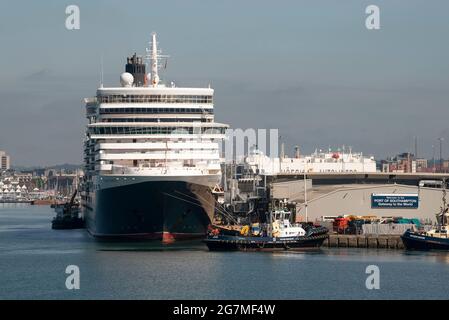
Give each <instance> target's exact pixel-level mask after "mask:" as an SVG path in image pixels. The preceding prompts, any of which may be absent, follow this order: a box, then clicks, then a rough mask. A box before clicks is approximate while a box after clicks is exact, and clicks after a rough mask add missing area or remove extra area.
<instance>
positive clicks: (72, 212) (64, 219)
mask: <svg viewBox="0 0 449 320" xmlns="http://www.w3.org/2000/svg"><path fill="white" fill-rule="evenodd" d="M76 193H77V190H75V192H74V193H73V195H72V198H71V199H70V202H67V203H64V204H58V205H56V206H55V207H54V209H55V211H56V217H54V218H53V220H52V222H51V228H52V229H55V230H67V229H83V228H84V219H82V218H80V217H79V212H80V208H79V203H75V197H76Z"/></svg>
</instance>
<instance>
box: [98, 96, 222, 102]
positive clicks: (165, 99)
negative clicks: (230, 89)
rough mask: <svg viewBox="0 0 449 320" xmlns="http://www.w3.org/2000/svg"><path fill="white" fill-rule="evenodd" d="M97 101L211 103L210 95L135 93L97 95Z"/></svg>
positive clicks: (211, 97)
mask: <svg viewBox="0 0 449 320" xmlns="http://www.w3.org/2000/svg"><path fill="white" fill-rule="evenodd" d="M97 101H98V103H203V104H212V103H213V96H211V95H161V94H153V95H136V94H121V95H118V94H111V95H98V96H97Z"/></svg>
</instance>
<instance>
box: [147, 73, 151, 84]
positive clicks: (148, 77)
mask: <svg viewBox="0 0 449 320" xmlns="http://www.w3.org/2000/svg"><path fill="white" fill-rule="evenodd" d="M146 78H147V83H151V72H149V73H147V75H146Z"/></svg>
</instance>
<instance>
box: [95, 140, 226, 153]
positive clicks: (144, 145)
mask: <svg viewBox="0 0 449 320" xmlns="http://www.w3.org/2000/svg"><path fill="white" fill-rule="evenodd" d="M218 148H219V146H218V143H216V142H196V141H192V142H177V141H171V142H167V143H165V142H135V143H132V142H128V143H123V142H119V143H98V144H97V145H96V146H95V151H99V150H122V151H128V150H129V151H133V150H171V149H179V150H189V151H196V150H208V149H213V150H218Z"/></svg>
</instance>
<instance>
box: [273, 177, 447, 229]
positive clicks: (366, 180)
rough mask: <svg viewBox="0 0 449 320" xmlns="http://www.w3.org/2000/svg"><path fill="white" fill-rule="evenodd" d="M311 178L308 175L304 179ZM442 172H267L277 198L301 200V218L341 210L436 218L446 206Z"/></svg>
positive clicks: (320, 216) (317, 218) (431, 220)
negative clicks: (274, 173)
mask: <svg viewBox="0 0 449 320" xmlns="http://www.w3.org/2000/svg"><path fill="white" fill-rule="evenodd" d="M304 178H305V180H304ZM448 178H449V174H442V173H396V174H392V173H383V172H375V173H308V174H302V175H298V174H288V173H280V174H277V175H272V176H269V177H267V179H268V180H270V189H271V190H270V195H271V197H272V198H273V199H282V198H284V199H286V200H287V201H289V202H294V203H296V220H297V221H305V220H308V221H323V220H327V219H329V220H330V219H332V218H335V217H337V216H348V215H354V216H376V217H378V218H379V219H382V218H394V217H402V218H418V219H420V220H421V221H425V222H427V223H434V222H436V214H437V213H438V212H440V210H441V207H442V206H443V202H442V201H443V194H444V193H445V188H443V184H442V181H445V179H446V180H447V179H448Z"/></svg>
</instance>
